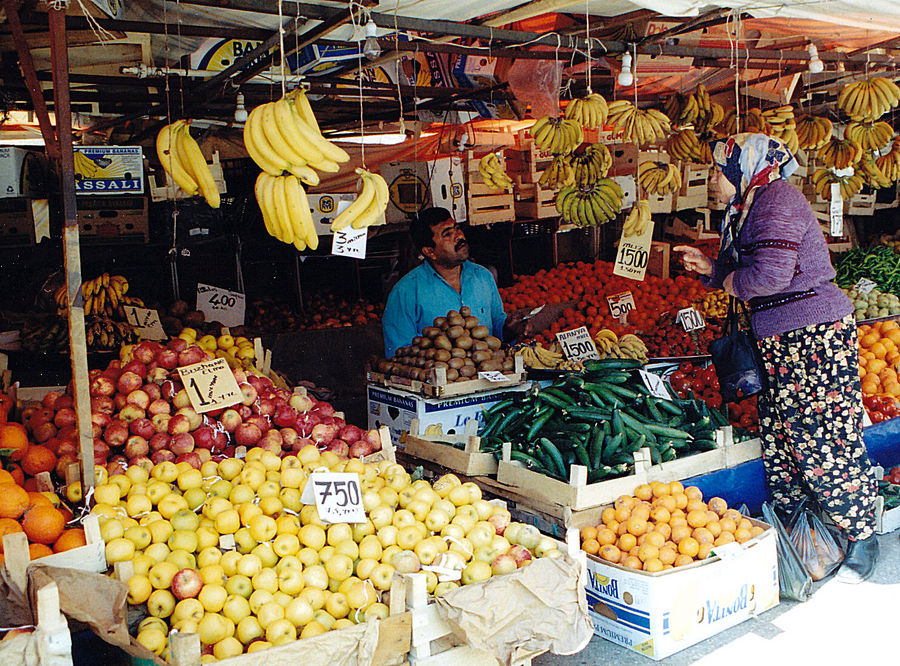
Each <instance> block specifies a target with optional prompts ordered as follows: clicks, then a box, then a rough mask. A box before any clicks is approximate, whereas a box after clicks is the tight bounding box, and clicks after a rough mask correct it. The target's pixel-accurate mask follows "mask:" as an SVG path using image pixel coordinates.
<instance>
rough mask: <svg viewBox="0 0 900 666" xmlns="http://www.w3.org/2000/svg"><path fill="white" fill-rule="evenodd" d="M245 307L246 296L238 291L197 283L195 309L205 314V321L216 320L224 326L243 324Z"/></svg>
mask: <svg viewBox="0 0 900 666" xmlns="http://www.w3.org/2000/svg"><path fill="white" fill-rule="evenodd" d="M246 308H247V298H246V297H245V296H244V295H243V294H242V293H240V292H239V291H230V290H228V289H222V288H220V287H213V286H212V285H209V284H203V283H202V282H199V283H197V309H198V310H200V312H202V313H203V314H204V315H205V316H206V321H218V322H221V323H222V324H223V325H224V326H243V325H244V311H245V310H246Z"/></svg>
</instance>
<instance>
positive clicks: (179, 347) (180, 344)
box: [166, 338, 188, 354]
mask: <svg viewBox="0 0 900 666" xmlns="http://www.w3.org/2000/svg"><path fill="white" fill-rule="evenodd" d="M187 346H188V343H187V340H185V339H184V338H172V339H171V340H169V343H168V344H167V345H166V349H169V350H171V351H173V352H175V353H176V354H178V353H180V352H183V351H184V350H185V349H187Z"/></svg>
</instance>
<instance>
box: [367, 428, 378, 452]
mask: <svg viewBox="0 0 900 666" xmlns="http://www.w3.org/2000/svg"><path fill="white" fill-rule="evenodd" d="M365 440H366V441H367V442H368V443H369V450H370V451H371V452H372V453H375V452H376V451H381V433H379V432H378V430H376V429H375V428H372V429H371V430H366V434H365Z"/></svg>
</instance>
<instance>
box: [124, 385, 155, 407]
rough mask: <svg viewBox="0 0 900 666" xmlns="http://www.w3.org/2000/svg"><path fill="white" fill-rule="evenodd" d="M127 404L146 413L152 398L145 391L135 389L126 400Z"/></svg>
mask: <svg viewBox="0 0 900 666" xmlns="http://www.w3.org/2000/svg"><path fill="white" fill-rule="evenodd" d="M125 402H126V403H127V404H129V405H134V406H135V407H140V408H141V409H143V410H144V411H147V407H149V406H150V396H149V395H147V394H146V393H145V392H144V390H143V389H135V390H134V391H132V392H131V393H129V394H128V396H127V397H126V398H125Z"/></svg>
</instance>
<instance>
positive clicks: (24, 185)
mask: <svg viewBox="0 0 900 666" xmlns="http://www.w3.org/2000/svg"><path fill="white" fill-rule="evenodd" d="M46 170H47V169H46V160H45V158H44V156H43V155H42V154H41V153H38V152H35V151H33V150H25V149H24V148H18V147H16V146H4V147H2V148H0V198H6V197H32V198H39V197H41V196H44V195H46V192H45V191H44V188H43V181H44V178H45V174H46Z"/></svg>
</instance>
